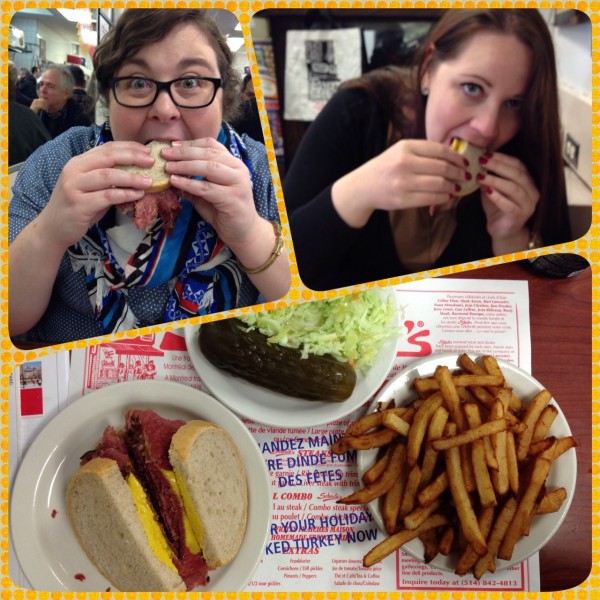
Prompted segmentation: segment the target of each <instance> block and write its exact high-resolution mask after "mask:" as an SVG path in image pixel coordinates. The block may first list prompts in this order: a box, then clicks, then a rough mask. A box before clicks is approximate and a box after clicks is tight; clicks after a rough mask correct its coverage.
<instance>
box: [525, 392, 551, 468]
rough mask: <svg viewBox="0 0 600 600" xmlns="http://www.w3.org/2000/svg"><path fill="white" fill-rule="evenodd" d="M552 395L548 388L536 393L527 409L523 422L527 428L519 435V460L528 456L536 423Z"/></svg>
mask: <svg viewBox="0 0 600 600" xmlns="http://www.w3.org/2000/svg"><path fill="white" fill-rule="evenodd" d="M551 399H552V395H551V394H550V392H549V391H548V390H542V391H541V392H539V393H538V394H536V395H535V397H534V398H533V400H532V401H531V403H530V404H529V406H528V407H527V409H526V411H525V415H524V416H523V419H522V423H523V424H524V425H525V430H524V431H522V432H521V433H520V434H519V435H518V437H517V460H519V461H522V460H525V458H526V457H527V451H528V450H529V444H530V443H531V439H532V438H533V432H534V428H535V424H536V422H537V420H538V418H539V416H540V414H541V413H542V411H543V410H544V407H545V406H546V405H547V404H548V402H550V400H551Z"/></svg>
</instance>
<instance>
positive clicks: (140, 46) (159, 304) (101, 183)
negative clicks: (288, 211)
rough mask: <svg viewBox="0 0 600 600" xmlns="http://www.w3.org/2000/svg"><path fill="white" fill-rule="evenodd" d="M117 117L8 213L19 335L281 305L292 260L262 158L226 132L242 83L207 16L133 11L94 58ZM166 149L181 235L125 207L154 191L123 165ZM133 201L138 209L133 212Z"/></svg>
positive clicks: (32, 168)
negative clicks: (139, 219) (140, 222)
mask: <svg viewBox="0 0 600 600" xmlns="http://www.w3.org/2000/svg"><path fill="white" fill-rule="evenodd" d="M94 71H95V76H96V80H97V87H98V92H99V94H100V96H101V97H102V98H103V99H104V100H105V101H106V103H107V106H108V115H109V121H108V122H107V123H105V124H104V125H102V126H101V127H98V126H92V127H90V128H74V129H72V130H69V131H68V132H67V133H65V134H64V135H62V136H60V137H58V138H57V139H56V140H54V141H53V142H51V143H49V144H47V145H46V146H44V148H43V149H41V150H40V151H39V152H37V153H36V154H35V155H33V156H32V157H31V158H30V160H29V161H28V162H27V163H26V164H25V165H24V166H23V168H22V170H21V172H20V173H19V176H18V178H17V181H16V184H15V186H14V190H13V193H14V197H13V200H12V201H11V205H10V211H9V232H10V242H11V243H10V254H9V257H10V258H9V329H10V334H11V336H24V337H25V338H26V339H31V340H41V341H44V342H46V343H48V342H50V343H60V342H66V341H70V340H77V339H82V338H89V337H94V336H97V335H102V334H107V333H111V332H116V331H124V330H127V329H132V328H137V327H143V326H147V325H152V324H156V323H161V322H165V321H174V320H179V319H184V318H187V317H190V316H194V315H202V314H207V313H214V312H219V311H223V310H227V309H233V308H236V307H240V306H247V305H251V304H255V303H257V302H259V301H270V300H275V299H278V298H280V297H282V296H283V295H284V294H285V293H287V291H288V288H289V285H290V274H289V267H288V261H287V257H286V253H285V248H284V247H283V242H282V237H281V228H280V225H279V215H278V211H277V205H276V200H275V195H274V190H273V185H272V180H271V176H270V171H269V165H268V161H267V157H266V152H265V148H264V146H263V145H261V144H258V143H257V142H255V141H254V140H251V139H250V138H247V137H246V136H243V137H240V136H238V135H237V134H236V133H235V132H234V131H233V129H232V128H231V127H230V126H229V125H228V121H229V120H230V119H232V118H233V117H234V116H235V113H236V109H237V106H238V101H239V76H238V75H237V73H236V72H235V71H234V70H233V67H232V55H231V53H230V50H229V48H228V46H227V44H226V42H225V39H224V38H223V36H222V35H221V33H220V32H219V30H218V28H217V26H216V24H215V23H214V22H213V21H212V20H211V19H210V18H209V17H208V16H207V15H206V14H205V13H203V12H202V11H198V10H187V9H166V10H145V9H131V10H126V11H124V13H123V14H122V15H121V17H120V18H119V20H118V21H117V23H116V26H115V27H114V28H113V29H112V30H111V31H110V32H109V33H108V34H107V35H106V36H105V37H104V38H103V40H102V42H101V43H100V45H99V46H98V48H97V49H96V51H95V53H94ZM152 140H158V141H162V142H169V143H170V145H168V147H166V148H164V149H163V150H162V158H164V159H165V160H166V161H167V162H166V167H165V170H166V172H167V173H168V174H169V175H170V177H171V186H172V188H171V189H172V190H174V191H175V193H176V195H177V196H178V197H179V199H180V200H181V208H180V212H179V216H178V218H177V220H176V221H175V223H174V224H173V226H172V227H170V226H169V225H171V224H166V223H165V222H164V221H163V220H162V219H161V217H160V216H159V217H158V218H157V219H156V220H155V221H154V222H153V223H151V224H150V225H148V226H147V227H145V228H141V229H138V228H137V227H136V226H135V224H134V223H133V222H132V218H131V216H129V214H128V212H129V211H128V210H123V208H130V207H131V206H132V204H134V203H136V202H138V201H140V200H141V199H142V198H143V197H144V196H145V192H144V190H145V189H147V188H148V187H149V185H150V180H149V178H147V177H145V176H144V175H142V174H140V173H135V172H131V171H128V170H123V169H120V168H118V167H121V166H127V165H130V166H137V167H140V168H145V167H150V166H151V165H152V164H153V162H154V159H153V158H152V156H151V155H150V151H149V149H148V148H147V147H146V144H147V143H148V142H150V141H152ZM134 205H135V204H134Z"/></svg>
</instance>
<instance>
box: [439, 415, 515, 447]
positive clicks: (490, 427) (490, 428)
mask: <svg viewBox="0 0 600 600" xmlns="http://www.w3.org/2000/svg"><path fill="white" fill-rule="evenodd" d="M509 428H510V421H509V420H508V419H505V418H501V419H494V420H493V421H488V422H487V423H483V424H481V425H479V427H474V428H473V429H466V430H464V431H462V432H461V433H458V434H456V435H449V436H444V437H442V438H439V439H437V440H433V442H431V446H432V447H433V449H434V450H437V451H438V452H441V451H442V450H448V449H449V448H456V447H458V446H463V445H465V444H470V443H471V442H472V441H474V440H478V439H481V438H482V437H485V436H488V435H492V434H494V433H498V432H500V431H506V430H507V429H509Z"/></svg>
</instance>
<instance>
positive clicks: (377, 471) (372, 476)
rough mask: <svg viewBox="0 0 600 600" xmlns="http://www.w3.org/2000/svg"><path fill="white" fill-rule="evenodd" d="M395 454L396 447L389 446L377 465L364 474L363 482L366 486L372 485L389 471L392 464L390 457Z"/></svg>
mask: <svg viewBox="0 0 600 600" xmlns="http://www.w3.org/2000/svg"><path fill="white" fill-rule="evenodd" d="M393 452H394V446H393V444H389V445H388V447H387V448H386V449H385V452H384V453H383V454H382V455H381V456H380V457H379V459H378V460H377V461H376V462H375V464H374V465H373V466H372V467H371V468H369V469H367V470H366V471H365V472H364V474H363V477H362V480H363V483H364V484H365V485H370V484H371V483H374V482H375V481H377V480H378V479H379V478H380V477H381V474H382V473H383V472H384V471H385V470H386V469H387V466H388V463H389V462H390V456H391V455H392V453H393Z"/></svg>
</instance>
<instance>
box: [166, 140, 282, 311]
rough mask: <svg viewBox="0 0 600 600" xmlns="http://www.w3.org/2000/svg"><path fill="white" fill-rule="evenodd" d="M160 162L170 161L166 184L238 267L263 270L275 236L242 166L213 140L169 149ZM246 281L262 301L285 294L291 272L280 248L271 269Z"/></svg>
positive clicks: (182, 143)
mask: <svg viewBox="0 0 600 600" xmlns="http://www.w3.org/2000/svg"><path fill="white" fill-rule="evenodd" d="M162 156H163V157H164V158H166V159H167V161H169V162H167V165H166V167H165V170H166V171H167V173H170V174H171V184H172V185H173V186H174V187H176V188H178V189H179V190H181V191H182V192H183V194H184V196H185V198H186V199H188V200H189V201H190V202H191V203H192V204H193V205H194V207H195V208H196V210H197V211H198V213H199V214H200V215H201V216H202V218H203V219H204V220H205V221H206V222H207V223H209V224H210V225H212V226H213V227H214V228H215V230H216V232H217V233H218V234H219V237H220V238H221V240H222V241H223V242H224V243H225V244H226V245H227V246H228V247H229V248H230V250H231V251H232V252H233V253H234V254H235V256H236V258H237V260H238V262H240V263H241V264H242V265H244V266H245V267H246V268H247V269H256V268H258V267H260V265H263V264H264V263H265V262H266V261H267V259H268V258H269V257H270V256H271V253H272V252H273V250H274V247H275V234H274V231H273V226H272V224H271V223H269V222H268V221H266V220H265V219H263V218H262V217H261V216H260V215H259V214H258V213H257V212H256V207H255V205H254V197H253V194H252V182H251V180H250V174H249V172H248V169H247V167H246V165H245V164H244V163H243V162H242V161H241V160H240V159H238V158H236V157H235V156H232V155H231V154H230V153H229V152H228V150H227V149H226V148H225V146H223V144H221V143H220V142H217V140H215V139H212V138H203V139H199V140H193V141H190V142H180V143H176V144H173V146H172V147H171V148H165V149H163V151H162ZM192 177H201V178H202V179H192ZM249 277H250V279H251V280H252V283H253V284H254V285H255V286H256V288H257V289H258V290H259V292H260V293H261V294H262V296H263V297H264V298H265V299H266V300H276V299H278V298H281V297H282V296H283V295H284V294H286V293H287V291H288V289H289V287H290V271H289V263H288V259H287V254H286V252H285V248H284V250H283V251H282V252H281V254H280V255H279V257H278V258H277V259H276V260H275V262H274V263H273V264H272V265H271V266H269V267H268V268H267V269H265V270H264V271H260V272H259V273H256V274H249Z"/></svg>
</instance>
